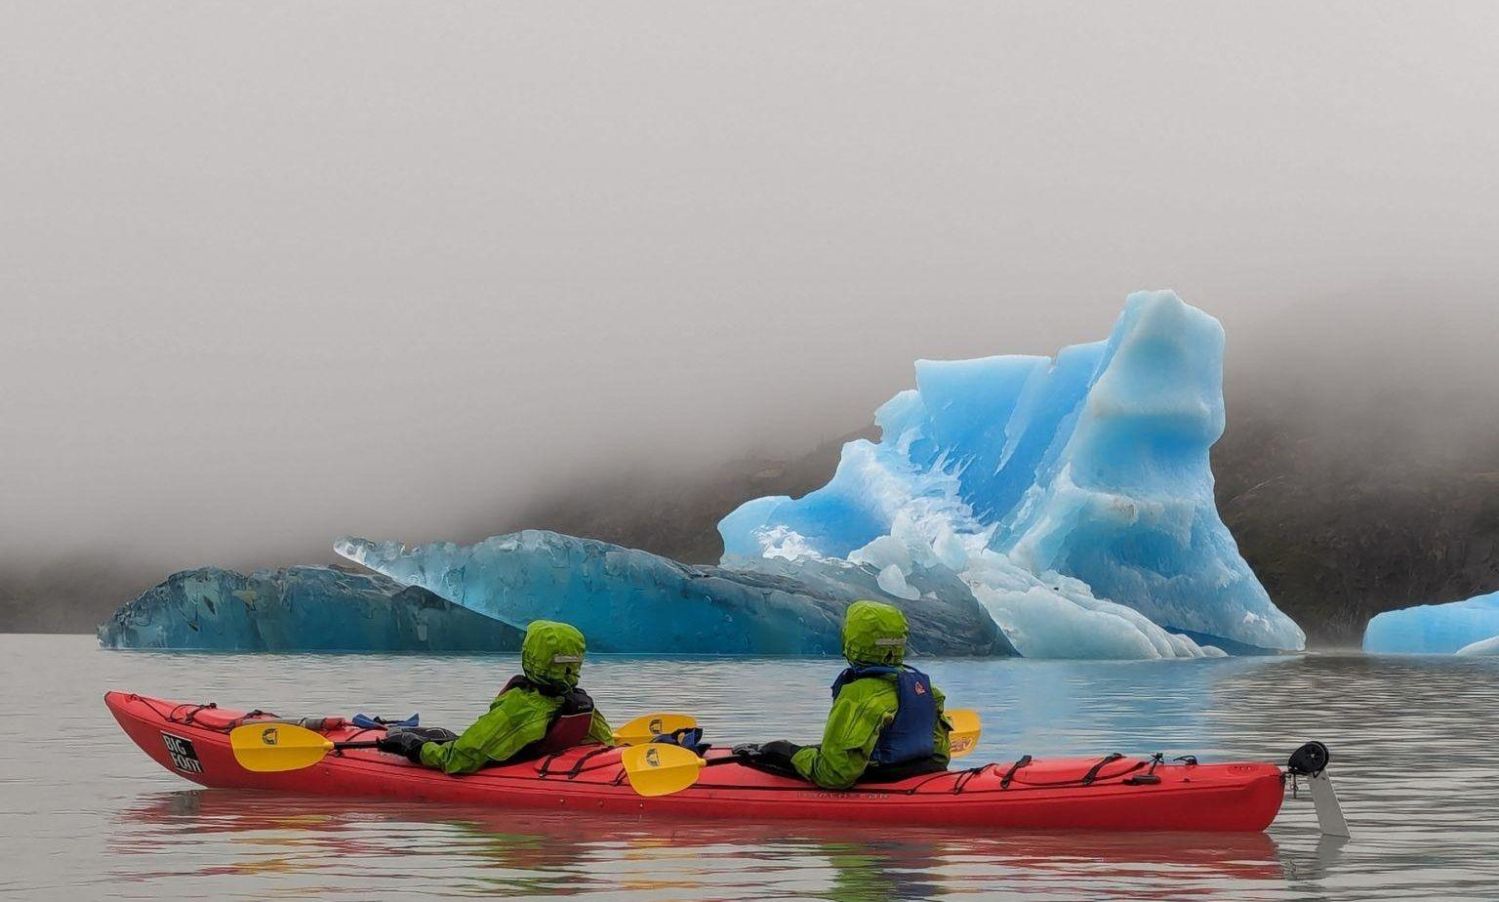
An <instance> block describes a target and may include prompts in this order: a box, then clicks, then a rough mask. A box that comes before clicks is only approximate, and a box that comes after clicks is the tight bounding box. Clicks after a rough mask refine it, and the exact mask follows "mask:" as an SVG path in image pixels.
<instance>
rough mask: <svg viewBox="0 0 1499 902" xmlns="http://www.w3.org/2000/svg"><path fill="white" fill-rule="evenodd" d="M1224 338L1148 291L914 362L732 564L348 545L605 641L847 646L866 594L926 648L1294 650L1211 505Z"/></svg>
mask: <svg viewBox="0 0 1499 902" xmlns="http://www.w3.org/2000/svg"><path fill="white" fill-rule="evenodd" d="M1223 346H1224V336H1223V329H1222V327H1221V326H1220V325H1219V323H1218V321H1217V320H1215V319H1213V318H1212V317H1211V316H1208V315H1207V314H1205V313H1203V312H1201V311H1199V310H1196V309H1195V308H1192V307H1189V306H1187V305H1186V304H1184V303H1183V302H1182V301H1181V300H1180V299H1179V298H1177V297H1176V295H1175V294H1173V293H1171V292H1148V293H1138V294H1134V295H1131V296H1130V297H1129V299H1128V301H1127V302H1126V305H1125V310H1124V313H1123V315H1122V316H1121V317H1120V319H1119V320H1118V322H1117V324H1116V325H1115V327H1114V331H1113V333H1112V335H1111V336H1110V337H1109V339H1108V340H1107V341H1103V342H1097V343H1094V344H1085V345H1077V346H1073V347H1069V348H1064V349H1063V350H1062V351H1061V352H1060V353H1059V354H1058V355H1057V356H1056V357H1055V358H1054V359H1053V358H1047V357H1027V356H1003V357H990V358H985V359H981V360H962V361H948V362H937V361H928V360H923V361H918V362H917V365H916V388H915V389H914V390H910V391H905V392H901V393H900V394H898V395H896V396H895V397H894V398H892V399H891V400H890V401H889V402H887V403H886V404H885V405H884V406H882V407H881V408H880V409H879V411H878V412H877V414H876V423H877V424H878V425H879V427H880V429H881V431H882V437H881V440H880V441H877V442H870V441H864V440H860V441H855V442H850V443H849V444H847V445H846V446H845V447H844V449H843V455H842V459H841V461H840V463H839V466H838V468H837V471H836V473H835V474H834V476H833V478H832V480H831V481H830V482H829V483H828V484H827V485H826V486H824V487H822V488H821V489H818V490H816V491H814V492H811V493H809V494H808V495H806V496H805V497H802V498H799V499H793V498H789V497H771V498H759V499H755V500H753V501H749V502H747V503H745V504H743V505H742V506H740V507H739V508H738V509H737V510H735V511H733V512H732V513H730V514H729V515H728V516H726V517H724V518H723V520H722V521H721V522H720V523H719V532H720V533H721V535H722V537H723V543H724V556H723V559H722V561H721V562H720V565H719V566H717V567H698V566H688V565H684V564H679V563H677V562H675V561H671V560H668V559H666V558H662V557H659V556H657V555H653V554H648V553H646V552H643V551H636V550H632V549H627V548H622V547H620V546H616V545H610V544H608V543H604V542H596V541H591V540H585V539H577V538H572V537H568V536H562V535H558V534H556V533H548V532H539V531H525V532H521V533H516V534H512V535H506V536H496V537H494V538H491V539H488V540H486V541H484V542H481V543H479V544H477V545H471V546H458V545H453V544H435V545H427V546H424V547H419V548H411V549H408V548H406V547H404V546H402V545H400V544H397V543H394V542H384V543H376V542H372V541H369V540H367V539H355V538H350V539H341V540H339V542H338V543H337V545H336V546H335V547H336V548H337V550H338V552H339V553H340V554H343V555H344V556H345V557H348V558H350V559H352V560H354V561H357V562H359V563H361V564H364V565H365V566H367V567H369V568H371V569H373V570H376V571H378V572H380V573H383V574H385V575H387V576H389V577H391V578H393V579H395V580H397V581H399V582H401V583H403V584H406V585H412V586H420V587H423V588H426V589H429V590H431V591H432V592H434V593H437V594H438V595H441V596H443V597H444V598H447V599H450V600H451V601H453V602H455V603H457V604H460V605H463V606H464V607H467V608H470V609H472V610H474V611H476V612H479V613H482V614H484V615H486V616H488V617H492V618H494V619H496V620H498V621H503V622H505V623H508V624H511V625H513V626H516V627H523V626H524V625H525V624H527V623H529V622H530V621H531V620H532V619H535V618H555V619H561V620H567V621H570V622H572V623H575V624H577V625H578V626H579V627H580V628H582V629H583V630H584V632H585V633H586V634H587V635H588V637H589V641H590V644H591V645H592V647H594V648H596V649H599V650H602V651H615V652H659V653H689V654H701V653H707V652H720V653H736V654H832V653H836V651H837V648H838V639H837V633H838V622H839V620H840V618H841V616H842V612H843V609H844V608H845V607H846V606H847V605H848V604H849V603H850V602H851V601H853V600H855V599H858V598H877V599H882V600H885V601H889V602H891V603H894V604H898V605H900V606H901V607H902V608H903V609H904V610H905V611H906V613H907V615H908V616H909V617H910V619H911V621H912V632H913V637H912V647H913V650H915V651H917V652H925V653H943V654H1011V653H1016V652H1018V653H1019V654H1022V655H1026V656H1031V657H1072V658H1126V659H1138V658H1163V657H1194V656H1203V655H1222V654H1224V653H1225V650H1227V651H1230V652H1261V651H1276V650H1295V649H1300V648H1302V647H1304V645H1305V637H1304V635H1303V634H1302V631H1301V630H1300V628H1298V627H1297V626H1296V624H1295V623H1294V622H1292V621H1291V620H1290V618H1288V617H1286V616H1285V614H1283V613H1281V612H1280V611H1279V610H1278V609H1277V608H1276V607H1275V605H1274V604H1272V603H1271V601H1270V598H1269V596H1268V595H1267V594H1266V592H1265V590H1264V588H1263V587H1262V586H1261V585H1260V583H1259V580H1257V579H1256V578H1255V575H1254V573H1253V572H1252V571H1251V570H1250V569H1249V566H1248V565H1247V564H1246V563H1245V561H1244V559H1243V557H1242V556H1240V554H1239V551H1238V546H1237V545H1236V544H1235V542H1234V540H1233V536H1232V535H1230V534H1229V532H1228V529H1227V528H1226V527H1225V526H1224V525H1223V522H1222V520H1221V519H1220V518H1219V516H1218V512H1217V509H1216V507H1215V506H1214V501H1213V474H1212V470H1211V468H1210V466H1209V459H1208V450H1209V448H1210V447H1211V446H1212V444H1213V443H1214V442H1215V441H1216V440H1217V439H1218V437H1219V436H1220V435H1221V434H1222V432H1223V427H1224V411H1223V392H1222V363H1223ZM996 627H997V628H996Z"/></svg>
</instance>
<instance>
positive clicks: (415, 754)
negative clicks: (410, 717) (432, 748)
mask: <svg viewBox="0 0 1499 902" xmlns="http://www.w3.org/2000/svg"><path fill="white" fill-rule="evenodd" d="M457 738H458V735H457V734H456V733H454V732H453V731H452V730H444V729H442V728H441V727H409V728H407V729H404V730H391V731H389V732H388V733H386V734H385V735H384V736H383V737H381V738H380V739H378V740H376V744H375V748H377V749H379V750H380V751H382V752H390V753H391V754H395V755H403V756H405V758H406V760H407V761H410V762H411V763H412V764H421V763H422V746H424V745H426V744H427V743H429V742H452V741H453V740H454V739H457Z"/></svg>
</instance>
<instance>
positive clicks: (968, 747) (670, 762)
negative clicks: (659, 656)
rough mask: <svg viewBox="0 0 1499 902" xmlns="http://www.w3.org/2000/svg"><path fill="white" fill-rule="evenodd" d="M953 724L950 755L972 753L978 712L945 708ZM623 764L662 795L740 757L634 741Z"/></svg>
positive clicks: (644, 791)
mask: <svg viewBox="0 0 1499 902" xmlns="http://www.w3.org/2000/svg"><path fill="white" fill-rule="evenodd" d="M944 713H945V714H946V715H947V720H948V722H949V723H951V724H952V727H953V728H952V731H951V732H950V733H948V748H949V752H948V754H949V756H950V757H953V758H961V757H963V756H964V755H967V754H969V753H971V752H972V751H973V750H974V749H975V748H977V747H978V744H979V735H980V733H981V732H982V725H981V723H980V718H979V713H978V712H977V711H973V710H970V709H967V708H960V709H958V710H956V711H947V712H944ZM619 760H620V763H622V764H623V765H624V766H625V776H626V777H627V778H629V781H630V787H631V788H632V789H634V790H635V792H636V793H638V794H640V795H642V796H647V797H649V796H664V795H671V794H672V793H674V792H681V791H682V790H684V789H686V788H687V787H689V786H691V785H692V784H694V783H696V782H697V779H698V776H699V775H700V772H701V771H702V769H703V768H705V767H713V766H714V765H718V764H729V763H731V762H734V761H738V760H739V759H738V758H736V757H733V756H725V757H722V758H713V759H711V760H708V759H703V758H699V757H698V756H697V755H696V754H694V753H692V752H690V751H688V750H687V749H684V748H682V747H681V746H677V745H666V744H665V743H660V742H651V743H647V744H644V745H634V746H631V747H630V748H627V749H625V751H624V753H623V754H622V755H620V759H619Z"/></svg>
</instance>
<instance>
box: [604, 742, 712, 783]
mask: <svg viewBox="0 0 1499 902" xmlns="http://www.w3.org/2000/svg"><path fill="white" fill-rule="evenodd" d="M620 761H621V762H623V763H624V766H625V776H627V777H629V778H630V786H631V787H632V788H634V790H635V791H636V792H638V793H640V794H641V795H643V796H664V795H671V794H672V793H674V792H681V791H682V790H684V789H686V788H687V787H689V786H691V785H692V784H694V783H696V782H697V774H698V771H700V770H702V767H703V763H704V762H703V759H701V758H699V757H698V756H696V755H694V754H693V753H692V752H690V751H688V750H687V749H684V748H682V747H681V746H679V745H666V744H665V743H660V742H648V743H646V744H645V745H633V746H630V747H629V748H627V749H625V751H624V754H623V755H621V756H620Z"/></svg>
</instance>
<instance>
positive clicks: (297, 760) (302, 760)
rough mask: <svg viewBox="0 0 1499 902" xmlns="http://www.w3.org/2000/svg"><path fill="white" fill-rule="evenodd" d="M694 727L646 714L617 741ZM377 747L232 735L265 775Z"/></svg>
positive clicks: (256, 727)
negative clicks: (348, 751) (346, 751)
mask: <svg viewBox="0 0 1499 902" xmlns="http://www.w3.org/2000/svg"><path fill="white" fill-rule="evenodd" d="M695 726H697V721H696V720H694V719H693V718H692V717H690V716H688V715H686V714H646V715H643V716H641V717H637V718H635V719H634V720H632V721H630V722H629V723H627V724H625V725H624V726H623V727H620V728H619V730H617V731H616V732H615V733H614V741H615V742H619V743H623V744H625V745H638V744H640V743H642V742H650V741H651V739H652V738H654V737H655V736H657V735H658V734H661V733H671V732H674V731H676V730H680V729H685V728H688V727H695ZM376 744H377V743H376V742H375V741H374V740H360V741H357V742H334V741H333V740H331V739H329V738H328V737H326V736H324V735H323V734H321V733H316V732H314V731H312V730H308V729H305V728H303V727H301V726H298V725H297V724H292V723H284V722H279V721H264V720H262V721H256V722H254V723H247V724H245V725H243V726H239V727H235V728H234V729H233V730H231V731H230V732H229V748H230V749H231V750H232V751H233V752H234V760H236V761H238V762H239V764H240V766H241V767H243V768H244V769H245V770H248V771H254V772H256V773H262V774H271V773H279V772H280V771H287V770H301V769H302V768H304V767H311V766H313V765H314V764H316V763H318V762H319V761H321V760H323V758H324V757H326V756H327V754H328V753H329V752H331V751H333V750H334V749H372V748H374V747H375V746H376ZM689 754H690V753H689Z"/></svg>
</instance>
